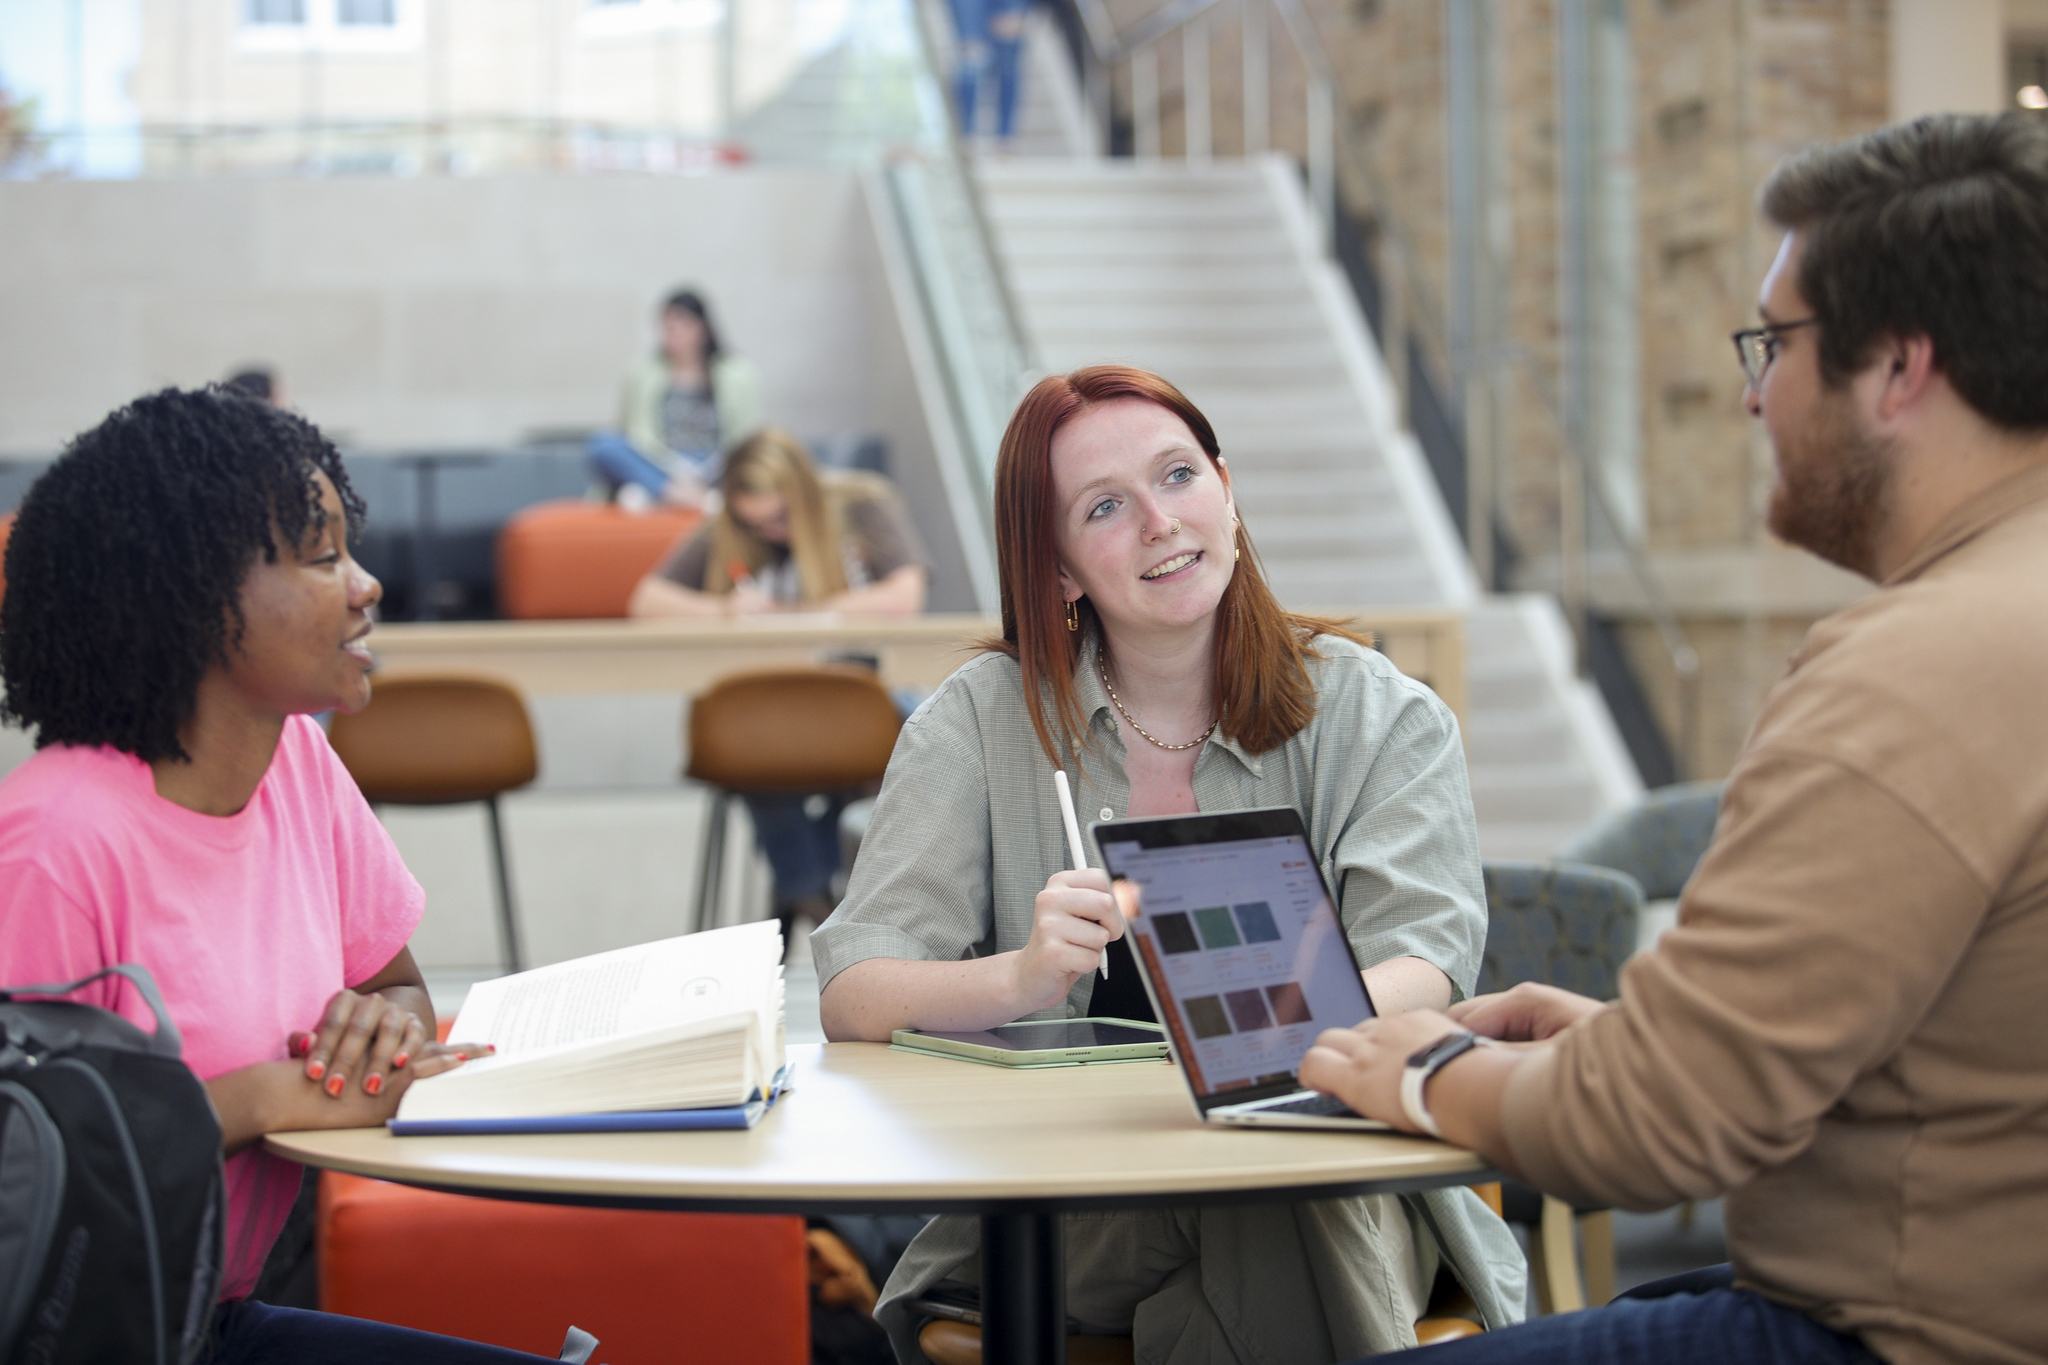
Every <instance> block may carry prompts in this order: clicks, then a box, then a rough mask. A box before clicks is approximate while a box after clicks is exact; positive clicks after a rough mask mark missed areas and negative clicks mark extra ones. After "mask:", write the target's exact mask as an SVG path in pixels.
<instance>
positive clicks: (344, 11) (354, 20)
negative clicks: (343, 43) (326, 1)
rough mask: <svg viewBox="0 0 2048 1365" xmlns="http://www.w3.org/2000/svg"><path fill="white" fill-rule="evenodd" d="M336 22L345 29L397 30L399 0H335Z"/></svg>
mask: <svg viewBox="0 0 2048 1365" xmlns="http://www.w3.org/2000/svg"><path fill="white" fill-rule="evenodd" d="M334 21H335V23H336V24H338V25H340V26H341V27H343V28H354V27H362V28H395V27H397V25H398V0H335V6H334Z"/></svg>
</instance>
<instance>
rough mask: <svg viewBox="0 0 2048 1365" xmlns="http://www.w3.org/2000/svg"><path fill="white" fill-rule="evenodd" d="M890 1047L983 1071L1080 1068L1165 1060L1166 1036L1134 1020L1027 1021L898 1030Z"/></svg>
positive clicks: (1146, 1024)
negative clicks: (962, 1028) (976, 1064)
mask: <svg viewBox="0 0 2048 1365" xmlns="http://www.w3.org/2000/svg"><path fill="white" fill-rule="evenodd" d="M889 1046H891V1047H893V1048H896V1049H897V1050H898V1051H902V1052H924V1053H929V1054H930V1055H931V1056H934V1057H951V1058H953V1059H954V1060H956V1061H962V1062H980V1063H982V1064H983V1065H984V1066H1017V1067H1024V1066H1082V1065H1085V1064H1087V1063H1089V1062H1157V1061H1164V1060H1165V1059H1166V1034H1165V1032H1164V1031H1163V1030H1161V1029H1160V1027H1159V1025H1157V1024H1148V1023H1144V1022H1142V1021H1140V1020H1136V1019H1027V1020H1025V1021H1023V1022H1022V1023H1016V1024H1004V1025H1003V1026H1002V1027H1001V1028H991V1029H976V1030H973V1031H970V1032H958V1033H940V1032H932V1033H927V1032H925V1031H924V1030H923V1029H914V1028H900V1029H897V1030H896V1031H895V1032H894V1033H892V1034H890V1035H889Z"/></svg>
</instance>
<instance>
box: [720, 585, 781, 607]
mask: <svg viewBox="0 0 2048 1365" xmlns="http://www.w3.org/2000/svg"><path fill="white" fill-rule="evenodd" d="M725 609H726V611H728V612H729V613H731V614H732V615H734V616H760V615H763V614H765V613H767V612H771V611H774V610H775V599H774V598H772V597H770V596H769V595H768V594H767V593H766V592H765V591H764V590H763V589H762V588H761V585H760V584H758V583H756V582H755V581H754V580H753V579H751V578H743V579H741V580H739V581H738V582H736V583H734V584H733V585H732V591H731V592H730V593H727V594H726V598H725Z"/></svg>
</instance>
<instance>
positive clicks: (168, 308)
mask: <svg viewBox="0 0 2048 1365" xmlns="http://www.w3.org/2000/svg"><path fill="white" fill-rule="evenodd" d="M871 262H872V242H871V240H870V238H869V236H868V234H867V233H866V231H865V228H864V225H863V214H862V212H861V209H860V205H859V190H858V185H857V182H856V180H855V178H854V177H853V176H852V175H851V174H849V173H846V172H840V171H830V170H816V171H811V170H802V171H799V170H745V171H735V172H730V173H725V174H720V175H716V176H707V177H640V176H630V177H629V176H620V177H587V176H586V177H578V178H575V179H567V178H551V177H541V176H535V177H528V178H506V179H475V180H471V179H448V180H439V179H405V180H385V179H375V180H372V179H363V180H354V179H326V180H257V181H238V180H218V179H216V180H194V181H175V180H174V181H140V182H130V183H61V182H50V183H14V184H0V452H7V453H43V452H47V451H49V450H50V449H52V448H53V447H54V446H55V445H56V444H57V443H59V442H60V441H62V440H63V439H64V438H65V437H66V436H67V435H69V434H70V433H72V432H75V431H77V430H79V429H80V428H81V427H83V426H85V425H88V424H90V423H91V422H92V421H94V420H95V419H97V418H98V417H99V416H100V415H101V414H103V413H104V412H105V411H106V410H107V409H108V408H109V407H111V406H113V405H114V404H115V403H118V402H120V401H121V400H123V399H125V398H127V397H130V396H132V395H134V394H136V393H138V392H140V391H142V390H144V389H147V388H150V387H152V386H157V385H162V384H171V383H179V384H189V383H195V382H198V381H202V380H206V379H211V378H215V377H218V376H219V375H220V374H222V373H223V372H224V371H226V370H227V369H228V368H229V367H231V366H233V365H236V364H239V363H242V362H246V361H250V360H258V359H261V360H267V361H270V362H273V363H275V364H276V365H278V366H280V367H281V368H282V370H283V372H284V375H285V378H286V382H287V384H288V385H289V387H290V391H291V395H292V398H293V401H294V403H295V404H296V405H297V406H298V407H300V408H301V409H302V410H303V411H305V412H306V413H307V414H308V415H310V416H311V417H313V418H314V419H315V420H316V421H318V422H320V423H321V424H322V425H323V426H325V427H328V428H331V429H333V430H336V431H339V432H342V433H344V434H346V435H347V436H349V437H350V438H351V439H352V440H353V441H355V442H357V443H360V444H364V445H370V446H379V445H384V446H390V445H401V444H412V445H417V444H436V443H452V442H499V441H510V440H514V439H517V438H518V437H519V436H521V435H522V434H524V433H525V432H527V431H529V430H531V429H533V428H536V427H546V426H560V425H571V426H594V425H599V424H603V423H607V422H609V421H610V420H611V419H612V415H613V412H614V408H615V404H616V395H617V391H618V383H619V376H620V374H621V373H622V371H623V369H624V367H625V366H626V365H627V364H628V363H629V362H630V361H631V360H632V359H633V358H634V356H635V355H636V354H639V353H642V352H643V351H644V350H645V349H647V348H649V347H650V346H651V345H652V337H653V321H652V319H653V312H654V307H655V303H656V301H657V300H658V299H659V297H660V296H661V295H662V294H663V293H664V292H665V291H666V290H667V289H668V288H669V287H671V286H672V285H675V284H677V283H681V282H696V283H700V284H702V285H703V286H704V287H705V288H706V289H707V290H708V291H709V293H710V296H711V298H712V300H713V302H714V304H715V306H716V308H717V312H718V317H719V322H720V325H721V328H722V330H723V331H724V333H725V335H726V338H727V343H728V346H729V347H730V349H732V350H734V351H736V352H738V353H740V354H743V355H746V356H748V357H749V358H751V359H752V360H753V361H754V363H755V364H756V365H757V366H758V367H759V369H760V371H761V378H762V387H763V393H764V398H765V402H766V415H767V417H768V418H770V419H771V420H774V421H778V422H781V423H783V424H785V425H787V426H790V427H793V428H795V429H797V430H799V431H831V430H844V429H862V428H865V427H868V426H870V425H871V415H872V407H871V404H870V402H869V398H868V390H869V376H868V362H869V356H870V353H871V350H872V347H871V345H870V340H871V337H870V334H871V332H872V329H873V328H874V327H875V326H876V325H877V322H878V319H877V318H876V317H875V316H874V315H873V313H872V310H871V308H870V300H869V295H868V293H867V291H866V289H865V288H864V286H863V283H862V281H863V277H864V275H865V274H866V273H867V271H868V269H869V268H870V266H871Z"/></svg>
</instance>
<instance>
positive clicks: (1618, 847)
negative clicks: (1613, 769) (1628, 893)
mask: <svg viewBox="0 0 2048 1365" xmlns="http://www.w3.org/2000/svg"><path fill="white" fill-rule="evenodd" d="M1721 785H1722V784H1721V783H1719V782H1682V783H1679V784H1678V785H1676V786H1671V787H1659V788H1657V789H1656V790H1655V791H1651V792H1646V793H1644V795H1643V799H1642V800H1640V801H1638V802H1636V803H1635V804H1634V805H1632V806H1628V807H1626V808H1624V809H1622V810H1618V811H1614V812H1612V813H1611V814H1609V815H1606V816H1604V817H1602V818H1601V819H1599V820H1596V821H1594V822H1593V823H1592V824H1591V825H1589V826H1587V827H1586V828H1585V829H1584V830H1583V831H1581V832H1580V833H1579V834H1577V835H1575V836H1574V837H1573V838H1572V839H1571V840H1570V841H1569V842H1568V843H1566V844H1565V846H1564V847H1563V848H1561V849H1559V850H1558V851H1557V857H1558V859H1559V860H1560V861H1563V862H1573V863H1591V864H1593V865H1594V866H1596V867H1609V868H1613V869H1614V870H1615V871H1616V872H1626V873H1627V874H1628V875H1629V876H1631V877H1633V878H1635V880H1636V885H1638V886H1640V887H1642V889H1643V899H1645V900H1653V901H1664V900H1675V899H1677V897H1678V893H1679V892H1680V891H1682V890H1683V889H1684V888H1685V884H1686V883H1687V882H1688V881H1690V880H1691V879H1692V874H1693V869H1694V868H1696V867H1698V866H1699V865H1700V858H1701V857H1702V856H1703V855H1704V854H1705V853H1706V851H1707V845H1708V844H1710V843H1712V842H1713V841H1714V821H1715V819H1716V818H1717V817H1718V816H1719V815H1720V813H1721Z"/></svg>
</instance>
